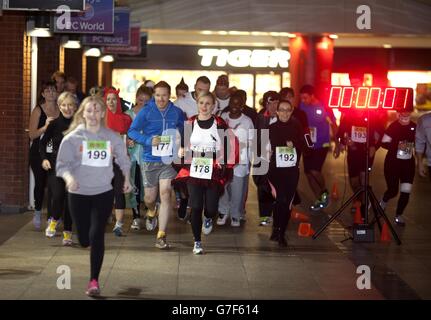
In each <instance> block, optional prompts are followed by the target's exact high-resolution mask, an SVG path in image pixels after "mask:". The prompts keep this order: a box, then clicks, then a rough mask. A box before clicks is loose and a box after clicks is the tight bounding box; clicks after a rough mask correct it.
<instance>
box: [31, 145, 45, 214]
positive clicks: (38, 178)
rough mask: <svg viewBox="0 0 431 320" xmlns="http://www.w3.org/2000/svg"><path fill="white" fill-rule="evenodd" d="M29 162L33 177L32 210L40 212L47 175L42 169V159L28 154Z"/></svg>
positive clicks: (36, 155)
mask: <svg viewBox="0 0 431 320" xmlns="http://www.w3.org/2000/svg"><path fill="white" fill-rule="evenodd" d="M29 160H30V167H31V170H32V171H33V175H34V190H33V195H34V209H35V210H36V211H41V210H42V205H43V196H44V193H45V186H46V181H47V177H48V173H47V171H46V170H44V169H43V168H42V159H41V158H40V156H39V154H31V153H30V159H29ZM48 209H49V208H48ZM48 211H49V210H48Z"/></svg>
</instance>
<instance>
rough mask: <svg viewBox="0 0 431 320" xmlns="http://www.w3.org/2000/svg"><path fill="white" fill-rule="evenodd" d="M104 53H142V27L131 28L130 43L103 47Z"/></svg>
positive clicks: (131, 54)
mask: <svg viewBox="0 0 431 320" xmlns="http://www.w3.org/2000/svg"><path fill="white" fill-rule="evenodd" d="M102 49H103V53H105V54H125V55H130V56H134V55H139V54H141V28H140V27H139V26H138V27H132V28H130V45H129V46H125V47H123V46H121V47H111V46H107V47H103V48H102Z"/></svg>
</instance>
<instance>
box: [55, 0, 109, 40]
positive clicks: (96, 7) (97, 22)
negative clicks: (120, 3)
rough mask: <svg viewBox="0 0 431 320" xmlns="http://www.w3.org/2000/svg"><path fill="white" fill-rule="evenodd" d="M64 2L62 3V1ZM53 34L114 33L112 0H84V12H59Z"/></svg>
mask: <svg viewBox="0 0 431 320" xmlns="http://www.w3.org/2000/svg"><path fill="white" fill-rule="evenodd" d="M63 2H64V1H63ZM58 12H59V13H61V15H58V16H56V17H55V19H54V20H55V23H54V32H61V33H91V34H112V33H113V32H114V0H86V3H85V11H84V12H82V13H72V14H70V13H67V12H64V11H63V10H61V9H60V10H59V11H58Z"/></svg>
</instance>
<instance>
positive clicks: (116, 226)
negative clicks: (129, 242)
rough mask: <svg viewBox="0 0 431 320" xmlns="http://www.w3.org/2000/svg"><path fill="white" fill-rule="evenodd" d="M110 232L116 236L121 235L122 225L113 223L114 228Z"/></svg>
mask: <svg viewBox="0 0 431 320" xmlns="http://www.w3.org/2000/svg"><path fill="white" fill-rule="evenodd" d="M112 232H113V233H114V234H115V235H116V236H117V237H121V236H122V235H123V227H122V226H120V225H118V224H115V227H114V229H113V230H112Z"/></svg>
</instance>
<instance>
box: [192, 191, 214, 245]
mask: <svg viewBox="0 0 431 320" xmlns="http://www.w3.org/2000/svg"><path fill="white" fill-rule="evenodd" d="M187 188H188V192H189V195H190V196H189V206H190V207H191V208H192V231H193V237H194V239H195V241H201V230H202V211H203V209H204V206H205V213H204V214H205V217H206V218H214V217H215V216H216V215H217V211H218V201H219V198H220V192H219V189H218V187H204V186H200V185H195V184H192V183H189V184H188V185H187Z"/></svg>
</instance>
